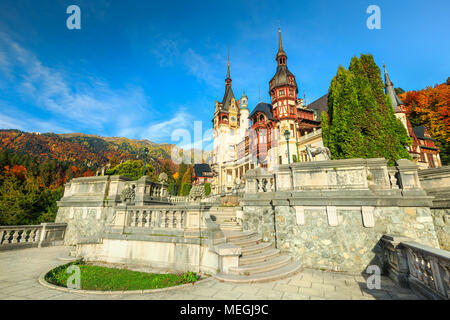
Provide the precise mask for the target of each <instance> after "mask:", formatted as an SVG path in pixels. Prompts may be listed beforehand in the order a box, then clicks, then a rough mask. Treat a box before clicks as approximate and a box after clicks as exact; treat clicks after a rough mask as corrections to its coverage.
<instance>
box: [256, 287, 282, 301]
mask: <svg viewBox="0 0 450 320" xmlns="http://www.w3.org/2000/svg"><path fill="white" fill-rule="evenodd" d="M257 294H258V295H259V296H261V297H263V298H267V299H271V300H279V299H281V297H282V296H283V292H280V291H274V290H269V289H260V290H259V291H258V293H257Z"/></svg>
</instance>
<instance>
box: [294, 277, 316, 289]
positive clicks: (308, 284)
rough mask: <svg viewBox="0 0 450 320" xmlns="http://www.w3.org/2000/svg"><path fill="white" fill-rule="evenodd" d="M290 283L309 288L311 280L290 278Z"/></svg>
mask: <svg viewBox="0 0 450 320" xmlns="http://www.w3.org/2000/svg"><path fill="white" fill-rule="evenodd" d="M289 284H290V285H293V286H298V287H302V288H311V284H312V282H311V281H306V280H296V279H293V280H291V282H289Z"/></svg>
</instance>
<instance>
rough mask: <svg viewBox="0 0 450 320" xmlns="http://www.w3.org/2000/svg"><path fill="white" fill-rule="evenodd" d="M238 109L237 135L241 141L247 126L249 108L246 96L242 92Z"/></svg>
mask: <svg viewBox="0 0 450 320" xmlns="http://www.w3.org/2000/svg"><path fill="white" fill-rule="evenodd" d="M240 102H241V103H240V110H239V135H240V140H241V141H242V140H243V139H244V138H245V132H246V131H247V129H248V128H249V110H248V98H247V95H246V94H245V92H244V94H243V95H242V97H241V100H240Z"/></svg>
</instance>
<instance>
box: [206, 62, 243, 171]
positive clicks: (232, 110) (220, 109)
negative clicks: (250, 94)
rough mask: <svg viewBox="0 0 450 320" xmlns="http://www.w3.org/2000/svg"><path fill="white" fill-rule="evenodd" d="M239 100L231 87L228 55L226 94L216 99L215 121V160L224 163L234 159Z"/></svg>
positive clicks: (237, 133) (237, 134) (237, 135)
mask: <svg viewBox="0 0 450 320" xmlns="http://www.w3.org/2000/svg"><path fill="white" fill-rule="evenodd" d="M239 103H240V101H239V100H236V99H235V97H234V93H233V89H232V88H231V75H230V59H229V57H228V66H227V76H226V78H225V94H224V96H223V99H222V102H219V101H216V103H215V110H214V118H213V120H212V122H213V138H214V162H215V163H223V162H228V161H231V160H233V158H234V144H235V140H236V138H237V137H239V132H237V130H238V128H239V121H238V116H239Z"/></svg>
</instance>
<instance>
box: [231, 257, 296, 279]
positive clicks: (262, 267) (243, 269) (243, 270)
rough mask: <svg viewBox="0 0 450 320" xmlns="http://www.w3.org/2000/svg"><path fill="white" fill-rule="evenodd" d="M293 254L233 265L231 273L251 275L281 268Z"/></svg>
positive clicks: (289, 260)
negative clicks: (242, 264)
mask: <svg viewBox="0 0 450 320" xmlns="http://www.w3.org/2000/svg"><path fill="white" fill-rule="evenodd" d="M291 260H292V257H291V256H287V255H285V256H278V257H275V258H272V259H269V260H267V261H263V262H258V263H252V264H249V265H244V266H240V267H231V268H230V269H229V272H230V274H237V275H251V274H255V273H263V272H268V271H271V270H275V269H279V268H282V267H284V266H285V265H287V264H289V262H291Z"/></svg>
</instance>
